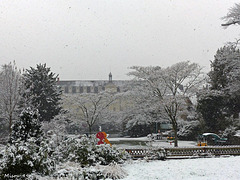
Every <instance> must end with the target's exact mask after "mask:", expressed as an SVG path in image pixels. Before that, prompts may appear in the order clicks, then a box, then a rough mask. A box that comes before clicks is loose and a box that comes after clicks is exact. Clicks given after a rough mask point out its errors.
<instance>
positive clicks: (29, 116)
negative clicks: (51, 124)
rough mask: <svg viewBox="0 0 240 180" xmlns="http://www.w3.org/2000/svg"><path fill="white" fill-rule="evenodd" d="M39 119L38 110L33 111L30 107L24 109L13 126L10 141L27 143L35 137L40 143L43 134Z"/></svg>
mask: <svg viewBox="0 0 240 180" xmlns="http://www.w3.org/2000/svg"><path fill="white" fill-rule="evenodd" d="M38 117H39V114H38V111H37V110H32V109H31V108H30V107H29V108H26V109H24V110H23V111H22V112H21V114H20V116H19V118H18V120H17V121H16V122H15V123H14V124H13V126H12V134H11V137H10V141H11V142H12V141H15V140H20V141H27V140H28V139H29V138H30V137H35V138H36V139H38V141H39V142H40V139H41V138H42V136H43V132H42V130H41V124H40V122H39V120H38ZM39 142H38V143H39Z"/></svg>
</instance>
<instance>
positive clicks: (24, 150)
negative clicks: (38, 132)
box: [0, 137, 55, 179]
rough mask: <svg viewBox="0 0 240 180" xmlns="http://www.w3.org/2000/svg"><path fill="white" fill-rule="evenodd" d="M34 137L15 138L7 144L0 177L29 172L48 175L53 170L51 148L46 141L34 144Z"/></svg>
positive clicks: (0, 168) (53, 163)
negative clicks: (23, 139) (22, 139)
mask: <svg viewBox="0 0 240 180" xmlns="http://www.w3.org/2000/svg"><path fill="white" fill-rule="evenodd" d="M36 141H37V140H36V138H33V137H32V138H29V139H27V140H26V141H20V140H16V141H14V142H13V143H12V144H7V146H6V148H5V152H4V155H3V160H2V162H1V165H0V177H1V178H0V179H4V178H6V177H11V176H14V177H16V176H18V175H19V177H20V176H21V175H24V174H31V173H32V172H36V173H39V174H42V175H49V174H51V173H52V172H53V171H54V170H55V162H54V161H53V160H52V158H51V153H52V150H51V149H50V148H49V146H48V143H47V142H46V141H42V142H41V144H40V145H37V144H36Z"/></svg>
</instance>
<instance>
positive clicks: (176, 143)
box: [173, 119, 178, 147]
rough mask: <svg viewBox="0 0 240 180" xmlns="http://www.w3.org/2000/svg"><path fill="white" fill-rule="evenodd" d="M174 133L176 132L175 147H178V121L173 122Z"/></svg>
mask: <svg viewBox="0 0 240 180" xmlns="http://www.w3.org/2000/svg"><path fill="white" fill-rule="evenodd" d="M173 131H174V147H178V137H177V122H176V119H175V120H174V121H173Z"/></svg>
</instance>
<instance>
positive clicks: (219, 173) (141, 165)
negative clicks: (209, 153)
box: [123, 156, 240, 180]
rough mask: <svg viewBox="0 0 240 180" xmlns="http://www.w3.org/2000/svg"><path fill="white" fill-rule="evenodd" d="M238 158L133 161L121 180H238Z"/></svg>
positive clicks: (125, 167)
mask: <svg viewBox="0 0 240 180" xmlns="http://www.w3.org/2000/svg"><path fill="white" fill-rule="evenodd" d="M239 167H240V156H236V157H220V158H199V159H183V160H167V161H151V162H146V161H134V162H133V163H132V164H126V165H124V166H123V168H124V170H125V171H126V172H127V173H128V176H127V177H126V178H124V179H123V180H157V179H161V180H165V179H166V180H171V179H174V180H178V179H184V180H190V179H193V180H198V179H200V180H203V179H204V180H239V179H240V170H239Z"/></svg>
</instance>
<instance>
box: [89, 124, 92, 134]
mask: <svg viewBox="0 0 240 180" xmlns="http://www.w3.org/2000/svg"><path fill="white" fill-rule="evenodd" d="M88 131H89V135H91V134H92V126H91V125H89V126H88Z"/></svg>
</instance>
